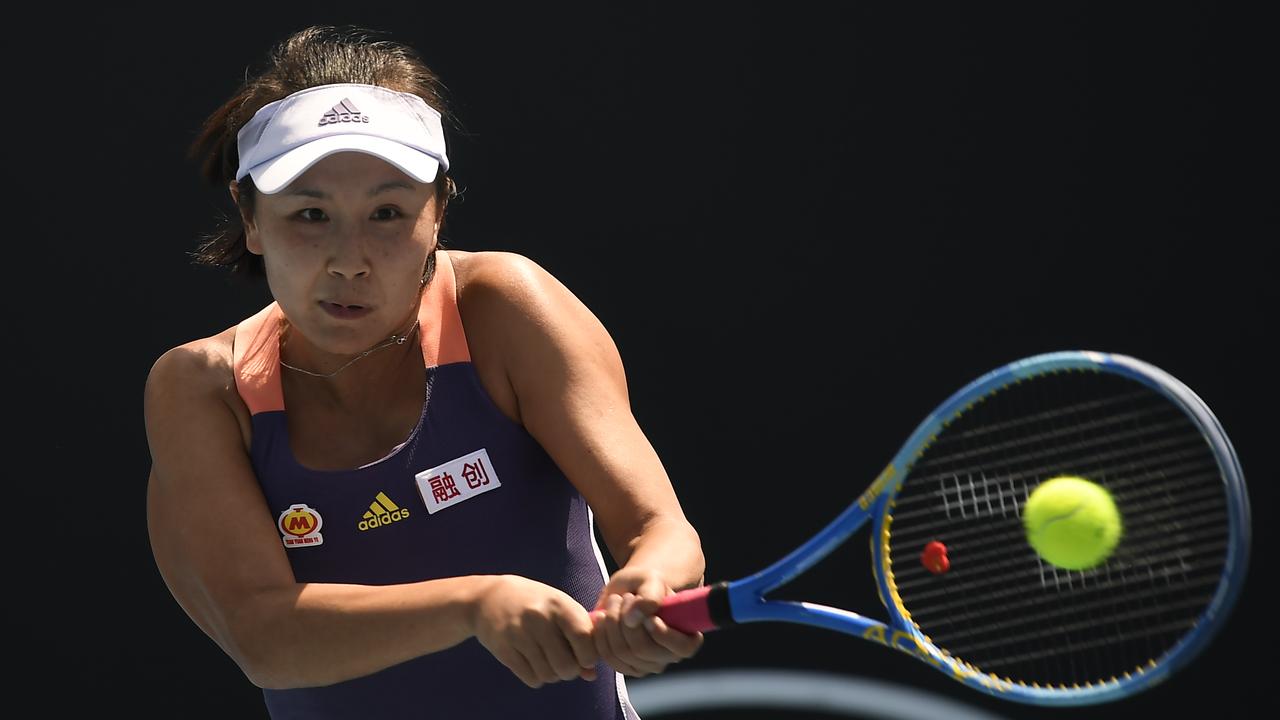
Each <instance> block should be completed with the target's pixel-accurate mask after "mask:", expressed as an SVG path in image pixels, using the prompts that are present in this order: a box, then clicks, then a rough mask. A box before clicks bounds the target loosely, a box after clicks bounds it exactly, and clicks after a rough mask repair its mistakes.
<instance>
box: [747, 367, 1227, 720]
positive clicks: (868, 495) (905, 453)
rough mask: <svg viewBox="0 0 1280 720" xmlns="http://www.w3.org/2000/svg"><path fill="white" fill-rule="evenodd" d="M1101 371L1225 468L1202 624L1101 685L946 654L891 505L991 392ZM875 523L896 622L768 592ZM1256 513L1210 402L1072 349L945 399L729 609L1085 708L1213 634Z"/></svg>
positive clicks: (1128, 688)
mask: <svg viewBox="0 0 1280 720" xmlns="http://www.w3.org/2000/svg"><path fill="white" fill-rule="evenodd" d="M1079 370H1087V371H1101V372H1110V373H1115V374H1118V375H1122V376H1125V377H1128V378H1130V379H1133V380H1136V381H1138V382H1141V383H1143V384H1144V385H1146V386H1148V387H1150V388H1152V389H1154V390H1156V391H1158V392H1160V393H1162V394H1164V395H1165V396H1166V397H1168V398H1169V399H1170V400H1172V401H1173V402H1174V403H1175V404H1177V405H1178V406H1180V407H1181V408H1182V409H1183V411H1184V412H1185V413H1186V414H1187V416H1188V417H1189V418H1190V419H1191V420H1192V421H1193V422H1194V423H1195V424H1196V426H1197V427H1198V428H1199V429H1200V432H1201V433H1202V434H1203V435H1204V437H1205V439H1206V440H1207V441H1208V442H1209V444H1210V446H1211V447H1212V449H1213V453H1214V455H1215V457H1216V460H1217V462H1218V467H1219V469H1220V470H1221V472H1222V475H1223V477H1224V478H1225V479H1226V484H1227V496H1228V503H1227V506H1228V513H1229V519H1230V525H1231V532H1230V535H1229V542H1228V548H1227V561H1226V569H1225V571H1224V573H1223V576H1222V578H1221V580H1220V582H1219V583H1218V587H1217V590H1216V592H1215V594H1214V596H1213V599H1212V600H1211V602H1210V604H1209V606H1208V608H1207V610H1206V611H1205V613H1204V615H1203V616H1202V618H1201V620H1200V622H1198V623H1197V625H1196V627H1195V629H1194V630H1192V631H1191V632H1190V633H1188V634H1187V636H1186V637H1184V638H1182V640H1180V641H1179V642H1178V643H1177V644H1176V645H1175V646H1174V647H1172V648H1171V649H1170V650H1169V651H1168V652H1167V653H1165V655H1164V656H1163V657H1161V658H1156V659H1153V661H1152V662H1151V663H1150V664H1149V665H1148V666H1147V667H1145V668H1136V669H1135V671H1134V672H1133V673H1126V674H1125V675H1124V676H1123V677H1118V678H1115V679H1112V680H1108V681H1105V682H1100V683H1092V684H1089V685H1085V686H1071V687H1066V686H1040V685H1026V684H1023V683H1020V682H1011V681H1009V680H1007V679H1005V678H1000V677H997V676H995V675H992V674H989V673H986V672H983V671H982V670H980V669H978V668H976V667H973V666H971V665H969V664H967V663H965V662H963V661H961V660H958V659H957V658H954V657H951V656H950V655H948V654H946V653H945V652H943V651H942V650H941V649H939V648H938V647H936V646H935V645H933V644H932V643H931V642H929V640H928V639H927V638H926V637H925V635H924V633H922V632H921V631H920V629H919V628H918V627H917V626H916V625H915V623H913V622H912V621H911V620H910V618H909V617H908V616H907V612H906V610H905V609H904V608H903V607H902V604H901V602H900V601H899V600H898V594H897V592H896V590H895V589H894V588H893V587H892V583H893V580H892V576H891V574H890V572H889V565H888V563H889V556H888V552H887V545H888V543H887V538H888V535H887V524H888V523H889V522H891V516H890V515H889V513H887V512H886V508H888V507H890V503H891V502H892V500H893V498H894V496H896V495H897V493H898V491H899V489H901V487H902V482H903V479H904V478H906V476H907V473H908V471H909V470H910V469H911V466H912V465H913V464H914V462H915V461H916V460H917V459H918V458H919V457H920V456H921V455H922V454H923V452H924V449H925V448H927V447H928V446H929V444H930V443H932V442H933V440H934V439H936V437H937V435H938V432H939V431H940V430H941V429H942V427H943V425H944V423H946V422H948V421H949V420H950V419H951V418H953V417H955V416H956V415H957V413H959V412H962V411H963V410H965V409H967V408H968V407H971V406H972V405H973V404H974V403H976V402H977V401H978V400H980V399H981V398H983V397H985V396H986V395H988V394H990V393H991V392H993V391H995V390H997V389H999V388H1001V387H1004V386H1006V385H1009V384H1011V383H1015V382H1018V381H1020V380H1022V379H1024V378H1028V377H1032V376H1035V375H1042V374H1045V373H1049V372H1065V371H1079ZM869 519H870V520H873V524H872V529H871V533H872V534H871V537H872V542H871V554H872V562H873V569H874V573H875V577H876V583H877V586H878V589H879V592H880V599H881V601H883V602H884V605H885V607H886V608H887V610H888V613H889V618H890V621H889V622H888V623H884V622H880V621H878V620H874V619H872V618H868V617H865V616H863V615H859V614H858V613H855V612H850V611H848V610H843V609H840V608H835V607H829V606H826V605H819V604H815V603H809V602H796V601H789V600H766V599H764V597H763V596H764V595H765V594H766V593H768V592H769V591H771V590H773V589H775V588H778V587H780V586H782V585H785V584H786V583H788V582H789V581H791V580H792V579H794V578H795V577H796V576H798V575H800V574H801V573H803V572H804V571H805V570H807V569H809V568H810V567H811V566H813V564H814V563H816V562H818V561H819V560H821V559H822V558H823V557H825V556H826V555H827V554H828V553H830V552H831V551H832V550H833V549H835V548H836V547H837V546H839V545H840V544H841V543H843V542H844V541H845V540H846V539H847V538H848V537H849V536H850V535H852V534H853V533H854V532H856V531H857V530H858V529H859V528H860V527H862V525H863V524H865V523H866V522H867V520H869ZM1249 544H1250V517H1249V504H1248V495H1247V493H1246V490H1245V486H1244V476H1243V473H1242V472H1241V470H1240V464H1239V461H1238V459H1237V458H1236V454H1235V450H1234V449H1233V448H1232V446H1231V442H1230V440H1228V438H1227V435H1226V433H1225V432H1224V431H1223V429H1222V426H1221V425H1220V424H1219V422H1218V419H1217V418H1216V417H1215V416H1214V415H1213V413H1212V412H1211V411H1210V410H1209V408H1208V406H1207V405H1206V404H1205V403H1204V402H1203V401H1202V400H1201V399H1200V398H1199V397H1198V396H1197V395H1196V394H1195V393H1194V392H1192V391H1191V389H1190V388H1188V387H1187V386H1186V385H1184V384H1183V383H1182V382H1181V381H1179V380H1178V379H1177V378H1175V377H1173V376H1172V375H1170V374H1168V373H1166V372H1165V371H1163V370H1161V369H1159V368H1157V367H1155V366H1153V365H1150V364H1149V363H1146V362H1143V361H1141V360H1137V359H1135V358H1131V357H1127V356H1124V355H1114V354H1108V353H1101V352H1086V351H1071V352H1056V353H1046V354H1043V355H1036V356H1033V357H1029V358H1026V359H1023V360H1018V361H1016V362H1012V363H1009V364H1008V365H1005V366H1003V367H1001V368H998V369H996V370H993V371H991V372H989V373H987V374H986V375H983V376H982V377H980V378H978V379H977V380H974V381H973V382H971V383H970V384H968V385H966V386H965V387H964V388H962V389H961V390H959V391H958V392H956V393H955V394H954V395H952V396H951V397H950V398H948V399H947V401H946V402H944V403H942V404H941V405H939V406H938V408H937V409H935V410H934V411H933V413H932V414H930V415H929V416H928V417H927V418H926V419H925V420H924V422H922V423H920V425H919V427H917V428H916V430H915V432H914V433H912V434H911V437H910V438H908V439H907V441H906V443H905V444H904V445H903V446H902V449H901V450H899V451H898V454H897V455H895V456H894V457H893V460H892V461H891V462H890V463H889V465H888V466H887V467H886V468H885V469H884V471H883V472H881V473H880V476H879V477H878V478H876V480H875V482H873V483H872V484H871V486H870V487H868V488H867V490H866V491H865V492H864V493H863V494H862V495H861V496H860V497H859V498H858V499H857V501H855V502H854V503H853V504H852V505H850V506H849V507H848V508H846V509H845V510H844V512H842V513H841V514H840V515H839V516H838V517H837V518H836V519H835V520H833V521H832V522H831V523H830V524H829V525H828V526H827V527H825V528H824V529H823V530H822V531H820V532H819V533H817V534H816V535H814V536H813V537H812V538H811V539H810V540H808V541H807V542H805V543H804V544H803V545H801V546H799V547H798V548H796V549H795V550H794V551H792V552H791V553H790V554H788V555H787V556H786V557H784V558H782V559H781V560H779V561H777V562H776V563H774V564H773V565H771V566H770V567H768V568H765V569H764V570H761V571H760V572H758V573H756V574H754V575H751V576H749V577H745V578H742V579H740V580H737V581H734V582H731V583H729V584H728V588H727V595H728V601H729V611H730V613H731V614H732V616H733V619H734V620H735V621H736V622H739V623H747V622H760V621H779V622H791V623H800V624H804V625H812V626H815V627H820V628H825V629H827V630H835V631H837V632H842V633H847V634H849V635H857V636H859V637H861V638H864V639H867V640H873V641H876V642H879V643H880V644H882V645H886V646H889V647H892V648H894V649H897V650H900V651H902V652H905V653H907V654H908V655H911V656H913V657H915V658H917V659H919V660H922V661H924V662H926V663H928V664H930V665H933V666H934V667H935V668H937V669H938V670H941V671H943V672H946V673H948V674H949V675H951V676H952V677H953V678H954V679H956V680H959V681H961V682H964V683H965V684H966V685H969V686H970V687H972V688H974V689H977V690H980V691H983V692H986V693H989V694H991V695H995V696H997V697H1001V698H1004V699H1008V700H1016V701H1020V702H1026V703H1031V704H1036V705H1086V704H1093V703H1100V702H1106V701H1110V700H1114V699H1117V698H1119V697H1123V696H1127V695H1132V694H1134V693H1137V692H1139V691H1142V690H1145V689H1147V688H1149V687H1151V686H1152V685H1155V684H1157V683H1159V682H1160V681H1162V680H1164V679H1165V678H1167V677H1169V676H1170V675H1171V674H1172V673H1174V672H1176V671H1177V670H1178V669H1179V668H1181V667H1183V666H1184V665H1185V664H1186V663H1187V662H1189V661H1190V660H1191V659H1192V658H1194V657H1195V656H1196V655H1197V654H1198V653H1199V652H1200V650H1202V649H1203V648H1204V646H1205V645H1206V644H1207V643H1208V642H1209V641H1210V640H1211V639H1212V638H1213V636H1214V635H1215V634H1216V633H1217V632H1218V630H1219V629H1220V628H1221V626H1222V625H1223V622H1224V621H1225V619H1226V617H1227V616H1228V615H1229V614H1230V610H1231V608H1232V607H1233V606H1234V604H1235V601H1236V598H1237V596H1238V594H1239V592H1240V588H1241V586H1242V584H1243V580H1244V575H1245V570H1246V568H1247V567H1248V554H1249Z"/></svg>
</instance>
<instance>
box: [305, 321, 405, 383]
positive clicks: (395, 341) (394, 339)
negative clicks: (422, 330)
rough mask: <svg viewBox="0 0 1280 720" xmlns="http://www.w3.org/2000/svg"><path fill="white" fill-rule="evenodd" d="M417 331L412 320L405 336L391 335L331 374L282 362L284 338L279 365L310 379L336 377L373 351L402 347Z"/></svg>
mask: <svg viewBox="0 0 1280 720" xmlns="http://www.w3.org/2000/svg"><path fill="white" fill-rule="evenodd" d="M417 329H418V321H417V320H414V321H413V326H412V327H410V328H409V330H408V331H407V332H406V333H405V334H403V335H392V336H391V337H390V338H388V339H387V340H386V342H383V343H382V344H381V345H375V346H374V347H371V348H369V349H368V350H365V351H364V352H362V353H360V354H359V355H357V356H355V357H353V358H351V359H350V360H348V361H347V364H346V365H343V366H342V367H340V368H338V369H337V370H334V371H333V372H331V373H317V372H311V371H310V370H303V369H302V368H300V367H294V366H293V365H290V364H289V363H287V362H285V361H284V346H285V345H287V344H288V343H289V338H287V337H286V338H285V339H284V342H282V343H280V364H281V365H283V366H285V367H287V368H289V369H290V370H294V371H297V372H300V373H303V374H304V375H310V376H311V377H318V378H331V377H333V376H334V375H337V374H338V373H340V372H342V371H343V370H346V369H347V368H349V367H351V363H353V362H355V361H357V360H362V359H364V358H366V357H368V356H369V355H370V354H371V353H373V352H374V351H376V350H381V349H382V348H384V347H387V346H388V345H403V344H405V342H407V341H408V340H409V336H410V335H413V331H414V330H417Z"/></svg>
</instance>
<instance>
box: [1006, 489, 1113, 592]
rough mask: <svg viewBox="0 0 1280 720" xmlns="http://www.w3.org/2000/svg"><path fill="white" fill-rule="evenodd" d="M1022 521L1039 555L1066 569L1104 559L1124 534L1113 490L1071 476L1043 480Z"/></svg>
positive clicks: (1032, 495)
mask: <svg viewBox="0 0 1280 720" xmlns="http://www.w3.org/2000/svg"><path fill="white" fill-rule="evenodd" d="M1022 523H1023V525H1024V526H1025V527H1026V530H1027V541H1028V542H1030V543H1031V547H1033V548H1035V551H1036V552H1037V553H1039V554H1040V557H1042V558H1044V559H1045V560H1047V561H1048V562H1050V563H1053V564H1054V565H1057V566H1058V567H1060V568H1064V569H1066V570H1084V569H1086V568H1091V567H1094V566H1095V565H1098V564H1100V563H1102V562H1104V561H1105V560H1106V559H1107V558H1108V557H1110V556H1111V551H1112V550H1115V547H1116V543H1118V542H1120V536H1121V535H1122V534H1123V532H1124V526H1123V524H1122V523H1121V521H1120V511H1119V510H1117V509H1116V503H1115V500H1113V499H1111V493H1109V492H1107V490H1106V488H1104V487H1102V486H1101V485H1098V484H1097V483H1092V482H1089V481H1088V480H1085V479H1084V478H1080V477H1070V476H1062V477H1055V478H1052V479H1050V480H1046V481H1044V482H1042V483H1040V485H1039V486H1038V487H1036V489H1035V490H1033V491H1032V492H1031V496H1030V497H1029V498H1027V504H1026V506H1025V507H1024V508H1023V509H1022Z"/></svg>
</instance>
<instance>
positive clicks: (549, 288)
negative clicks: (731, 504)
mask: <svg viewBox="0 0 1280 720" xmlns="http://www.w3.org/2000/svg"><path fill="white" fill-rule="evenodd" d="M472 262H473V263H475V267H474V268H472V269H471V271H470V272H469V273H468V275H469V278H468V283H467V289H466V294H465V298H464V301H463V302H464V306H465V311H466V312H467V319H468V337H469V338H470V337H472V336H473V335H476V336H477V337H478V340H479V342H480V343H481V344H482V345H483V346H484V347H483V348H482V349H483V350H485V351H496V352H499V353H500V355H501V356H502V357H503V358H505V359H506V363H505V365H506V374H507V378H508V380H509V382H510V385H511V388H512V390H513V392H514V394H515V397H516V399H517V401H518V407H519V416H520V417H519V420H520V422H522V423H523V425H524V427H525V428H526V429H527V430H528V431H529V433H530V434H531V435H532V436H533V437H534V438H536V439H537V440H538V442H539V443H540V444H541V445H542V446H543V448H545V449H546V451H547V453H548V454H549V455H550V456H551V458H552V459H553V460H555V462H556V464H557V465H558V466H559V467H560V469H561V470H563V471H564V473H565V475H566V476H567V477H568V478H569V480H570V481H571V482H573V484H574V485H575V486H576V487H577V488H578V490H579V491H580V492H581V493H582V495H583V496H584V497H585V498H586V500H587V502H588V504H590V506H591V507H592V509H593V511H594V512H595V514H596V517H597V518H599V521H600V530H601V534H602V536H603V537H604V540H605V543H606V544H607V545H608V548H609V551H610V553H611V554H612V556H613V558H614V560H615V561H616V562H617V564H618V565H619V570H618V571H617V572H616V573H615V574H614V576H613V577H612V578H610V581H609V583H608V584H607V585H606V587H605V589H604V592H603V593H602V594H601V598H600V603H598V604H597V609H600V610H604V611H605V615H606V619H605V620H606V622H605V624H604V625H601V626H600V627H599V628H597V640H598V642H597V647H599V648H601V649H602V654H605V655H606V659H609V660H611V664H613V665H614V667H615V668H616V669H618V670H620V671H623V672H628V670H633V671H635V672H629V673H628V674H647V673H648V672H656V671H657V670H658V669H660V667H659V666H660V665H665V664H666V662H671V661H672V660H674V659H678V658H676V657H672V654H673V653H674V654H676V655H678V656H679V657H688V656H689V655H691V654H692V653H693V652H694V651H696V648H697V645H698V644H699V643H700V641H701V637H700V636H685V635H683V634H682V633H678V632H675V631H671V630H669V629H667V628H665V626H663V625H662V624H661V620H657V621H656V622H657V624H658V625H659V627H660V630H659V634H660V635H661V638H660V639H659V640H658V642H655V638H654V634H653V632H646V631H645V629H644V628H643V627H640V625H641V620H642V619H643V618H644V617H646V616H651V615H654V614H655V613H656V612H657V610H658V606H659V603H660V602H661V600H662V598H663V597H664V596H666V595H667V594H669V593H671V592H673V591H676V590H680V589H684V588H689V587H696V586H698V585H700V584H701V583H702V580H703V573H704V570H705V561H704V558H703V555H702V549H701V544H700V541H699V538H698V534H697V532H696V531H695V530H694V528H693V526H692V525H690V523H689V522H688V520H687V519H686V518H685V515H684V512H683V511H682V509H681V507H680V503H679V500H678V499H677V497H676V494H675V491H674V489H673V488H672V485H671V481H670V479H669V478H668V476H667V473H666V470H665V468H664V467H663V465H662V462H661V460H660V459H659V457H658V454H657V453H656V452H655V450H654V448H653V446H652V445H651V444H650V443H649V440H648V438H646V437H645V435H644V433H643V432H642V430H641V429H640V426H639V424H638V423H637V421H636V419H635V417H634V416H633V415H632V413H631V405H630V398H629V395H628V391H627V382H626V375H625V372H624V370H623V365H622V361H621V358H620V357H619V353H618V350H617V347H616V346H615V344H614V342H613V340H612V338H611V337H610V336H609V334H608V332H607V331H606V330H605V328H604V326H603V325H602V324H601V323H600V321H599V320H598V319H597V318H596V317H595V315H593V314H592V313H591V311H590V310H588V309H587V308H586V307H585V306H584V305H583V304H582V302H581V301H579V300H578V298H576V297H575V296H574V295H573V294H572V293H571V292H570V291H569V290H568V289H566V288H565V287H564V285H562V284H561V283H560V282H559V281H557V280H556V279H555V278H554V277H552V276H551V275H550V274H549V273H548V272H546V271H545V270H543V269H542V268H541V267H539V266H538V265H537V264H536V263H534V262H533V261H531V260H529V259H527V258H523V257H521V256H519V255H514V254H510V253H482V254H477V255H473V256H472ZM477 322H478V323H480V327H477V326H476V324H477ZM610 596H615V599H613V600H611V599H610ZM633 611H634V612H633ZM626 614H632V615H633V622H631V623H627V624H625V626H624V625H622V624H620V623H619V622H618V621H619V619H620V618H621V617H623V616H624V615H626ZM600 640H604V641H605V642H604V643H603V644H602V643H601V642H599V641H600ZM662 641H667V642H669V643H673V644H675V647H665V646H663V645H662ZM604 651H607V652H604ZM646 655H649V656H652V657H651V658H649V659H650V660H651V662H644V661H645V659H646V658H645V656H646ZM628 659H630V662H628V661H627V660H628ZM663 660H665V662H662V661H663ZM619 665H622V666H623V667H619Z"/></svg>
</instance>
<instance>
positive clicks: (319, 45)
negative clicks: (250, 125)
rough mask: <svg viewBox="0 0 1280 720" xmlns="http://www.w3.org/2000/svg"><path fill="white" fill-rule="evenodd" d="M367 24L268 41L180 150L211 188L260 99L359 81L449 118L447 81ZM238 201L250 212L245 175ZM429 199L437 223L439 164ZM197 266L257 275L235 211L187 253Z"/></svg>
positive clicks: (226, 171) (225, 178) (442, 179)
mask: <svg viewBox="0 0 1280 720" xmlns="http://www.w3.org/2000/svg"><path fill="white" fill-rule="evenodd" d="M376 34H378V33H376V32H375V31H372V30H367V29H365V28H360V27H354V26H342V27H334V26H329V25H315V26H312V27H308V28H306V29H303V30H300V31H298V32H296V33H294V34H293V35H291V36H289V37H288V38H286V39H285V40H284V41H282V42H281V43H279V44H278V45H276V46H275V47H274V48H273V49H272V50H271V52H270V54H269V56H268V62H267V67H266V69H265V70H263V71H262V72H260V73H258V74H257V75H256V76H252V77H246V79H245V82H244V84H243V85H242V86H241V87H240V90H239V91H238V92H236V94H235V95H234V96H233V97H232V98H231V99H230V100H228V101H226V102H225V103H223V104H222V106H221V107H219V108H218V109H217V110H215V111H214V112H213V114H212V115H210V116H209V117H208V118H207V119H206V120H205V121H204V125H203V127H202V128H201V131H200V135H199V137H197V138H196V140H195V142H193V143H192V144H191V147H190V149H189V150H188V156H189V157H190V158H191V159H193V160H196V161H198V162H199V163H200V165H201V174H203V175H204V177H205V178H206V179H207V180H209V182H211V183H212V184H213V185H215V186H216V187H218V188H221V189H224V190H225V189H226V188H227V187H228V186H229V185H230V183H231V181H232V180H234V179H235V176H236V170H237V169H238V168H239V165H240V156H239V153H238V149H237V146H236V134H237V133H238V132H239V131H240V128H241V127H242V126H243V125H244V124H245V123H246V122H248V121H249V120H250V119H251V118H253V115H254V113H256V112H258V110H260V109H261V108H262V107H263V106H265V105H267V104H269V103H272V102H275V101H276V100H280V99H282V98H284V97H287V96H289V95H292V94H293V93H295V92H298V91H299V90H305V89H307V88H309V87H315V86H317V85H330V84H334V83H365V84H368V85H380V86H382V87H385V88H389V89H391V90H397V91H400V92H408V93H413V94H415V95H418V96H419V97H421V98H422V99H423V100H424V101H426V103H427V104H428V105H430V106H431V107H433V108H435V109H436V110H438V111H439V112H440V115H441V119H442V120H443V121H445V123H446V124H448V125H452V126H455V127H456V125H457V121H456V119H455V118H454V116H453V114H452V112H451V111H450V109H449V107H448V104H447V102H446V100H445V93H446V92H447V88H446V87H445V85H444V83H443V82H441V80H440V78H439V76H437V75H436V74H435V73H434V72H433V71H432V70H431V69H430V68H428V67H427V66H426V64H425V63H424V62H423V61H422V59H421V57H419V55H418V53H417V52H416V51H415V50H413V48H410V47H408V46H407V45H404V44H402V43H398V42H394V41H390V40H375V39H373V36H374V35H376ZM236 187H237V189H238V191H239V194H240V205H241V207H242V208H243V209H244V211H245V212H246V213H248V214H249V215H250V216H252V214H253V208H254V199H255V197H256V194H257V189H256V188H255V187H254V186H253V179H252V178H251V177H249V176H245V177H244V179H242V180H240V181H239V182H237V183H236ZM435 190H436V203H437V205H438V207H439V213H440V217H441V227H443V224H444V211H445V208H446V207H448V204H449V200H450V199H451V198H453V197H455V196H457V195H458V190H457V185H456V184H455V183H454V181H453V178H451V177H449V176H448V174H447V173H446V172H445V171H444V169H443V168H441V170H440V173H439V174H438V175H437V176H436V180H435ZM192 256H193V257H194V258H195V262H196V263H197V264H200V265H215V266H221V267H229V268H231V272H232V273H233V274H243V275H247V276H249V277H262V276H264V275H265V274H266V271H265V269H264V266H263V262H262V258H261V257H260V256H258V255H254V254H253V253H251V252H249V251H248V248H247V247H246V246H245V234H244V226H243V223H242V221H241V217H240V213H239V212H236V213H233V214H232V215H231V216H230V217H227V218H225V219H224V221H223V223H222V226H221V227H219V228H218V230H216V231H214V232H213V233H210V234H208V235H205V236H204V237H203V238H202V240H201V243H200V247H199V249H198V250H197V251H195V252H194V253H192ZM434 259H435V258H434V254H432V255H429V256H428V257H427V265H426V267H425V268H424V269H423V275H422V278H423V282H424V283H425V282H426V281H427V280H429V279H430V277H431V274H432V272H433V271H434V269H435V262H434Z"/></svg>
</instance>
